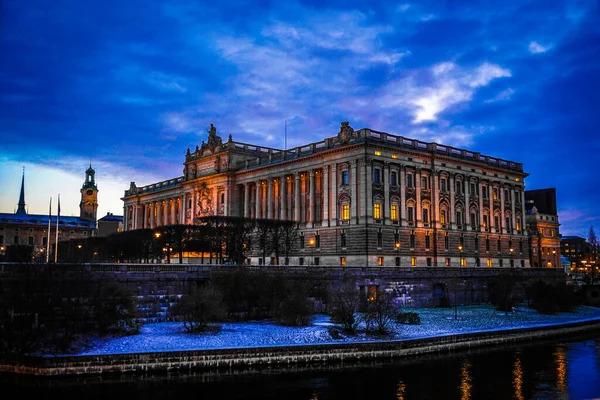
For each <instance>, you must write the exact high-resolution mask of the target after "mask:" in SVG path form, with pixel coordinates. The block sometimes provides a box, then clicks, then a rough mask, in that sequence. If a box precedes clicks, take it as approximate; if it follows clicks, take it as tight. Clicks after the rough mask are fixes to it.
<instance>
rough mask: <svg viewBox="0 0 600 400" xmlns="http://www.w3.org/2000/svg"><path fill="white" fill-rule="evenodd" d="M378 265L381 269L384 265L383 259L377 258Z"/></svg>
mask: <svg viewBox="0 0 600 400" xmlns="http://www.w3.org/2000/svg"><path fill="white" fill-rule="evenodd" d="M377 265H378V266H380V267H381V266H382V265H383V257H377Z"/></svg>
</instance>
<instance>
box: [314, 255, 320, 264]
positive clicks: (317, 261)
mask: <svg viewBox="0 0 600 400" xmlns="http://www.w3.org/2000/svg"><path fill="white" fill-rule="evenodd" d="M319 262H320V260H319V257H315V265H319Z"/></svg>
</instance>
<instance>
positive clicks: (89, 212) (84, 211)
mask: <svg viewBox="0 0 600 400" xmlns="http://www.w3.org/2000/svg"><path fill="white" fill-rule="evenodd" d="M95 174H96V171H94V169H93V168H92V164H90V167H89V168H88V169H87V170H86V171H85V182H83V186H82V187H81V190H80V192H81V202H80V203H79V217H80V218H81V219H87V220H90V221H96V214H97V212H98V188H97V187H96V181H95V180H94V175H95Z"/></svg>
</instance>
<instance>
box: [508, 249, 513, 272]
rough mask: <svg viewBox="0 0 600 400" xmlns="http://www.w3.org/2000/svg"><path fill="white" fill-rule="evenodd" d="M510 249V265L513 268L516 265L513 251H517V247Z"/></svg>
mask: <svg viewBox="0 0 600 400" xmlns="http://www.w3.org/2000/svg"><path fill="white" fill-rule="evenodd" d="M508 251H509V252H510V267H511V268H512V267H514V266H515V260H513V251H515V249H513V248H512V247H511V248H510V249H508Z"/></svg>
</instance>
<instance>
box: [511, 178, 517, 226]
mask: <svg viewBox="0 0 600 400" xmlns="http://www.w3.org/2000/svg"><path fill="white" fill-rule="evenodd" d="M511 192H512V193H511V197H512V201H511V203H510V205H511V207H512V210H511V211H512V215H511V217H512V229H511V230H510V234H511V235H514V234H515V228H516V226H515V225H516V219H517V216H516V215H515V214H516V212H515V211H516V200H517V191H516V190H515V189H514V188H511Z"/></svg>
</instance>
